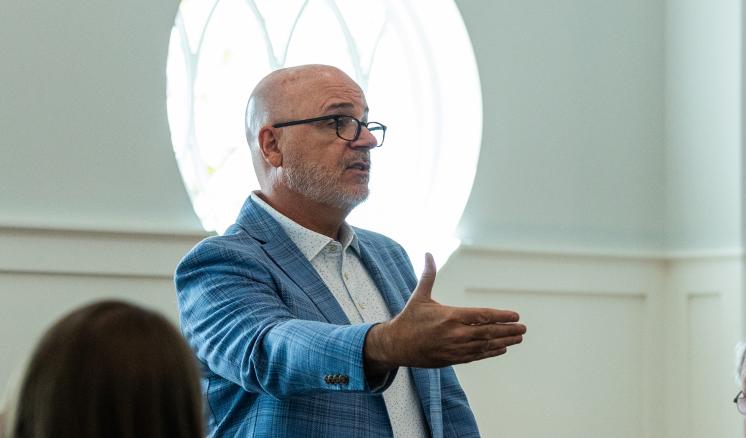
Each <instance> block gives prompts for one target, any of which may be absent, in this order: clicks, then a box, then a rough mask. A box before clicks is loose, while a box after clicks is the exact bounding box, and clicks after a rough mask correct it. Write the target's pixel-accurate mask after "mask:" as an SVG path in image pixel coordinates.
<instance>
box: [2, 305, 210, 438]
mask: <svg viewBox="0 0 746 438" xmlns="http://www.w3.org/2000/svg"><path fill="white" fill-rule="evenodd" d="M19 391H20V392H19V394H18V395H17V400H16V401H15V405H14V406H13V407H12V408H11V412H10V413H9V418H8V421H9V429H8V430H9V435H8V436H9V437H10V438H94V437H95V438H99V437H106V438H157V437H161V438H163V437H174V438H200V437H203V436H204V427H203V424H204V421H203V418H202V417H203V412H202V400H201V390H200V387H199V371H198V369H197V367H196V363H195V361H194V357H193V355H192V353H191V351H190V350H189V347H188V346H187V345H186V343H185V342H184V340H183V338H182V337H181V335H180V333H179V331H178V330H177V329H176V327H174V326H173V325H172V324H171V323H170V322H168V321H167V320H166V319H165V318H164V317H163V316H161V315H160V314H158V313H155V312H153V311H150V310H145V309H143V308H141V307H138V306H135V305H132V304H127V303H124V302H120V301H102V302H98V303H94V304H90V305H87V306H85V307H82V308H79V309H77V310H75V311H73V312H71V313H69V314H68V315H67V316H65V317H63V318H62V319H61V320H60V321H58V322H57V323H55V324H54V325H53V326H52V327H51V328H49V329H48V330H47V331H46V333H45V334H44V336H43V337H42V339H41V341H40V342H39V344H38V345H37V347H36V349H35V351H34V352H33V354H32V356H31V360H30V363H29V365H28V367H27V369H26V372H25V376H24V378H23V381H22V382H21V385H20V388H19Z"/></svg>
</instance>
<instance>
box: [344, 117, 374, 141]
mask: <svg viewBox="0 0 746 438" xmlns="http://www.w3.org/2000/svg"><path fill="white" fill-rule="evenodd" d="M362 129H363V127H362V126H361V125H360V123H359V122H358V121H357V120H356V119H354V118H352V117H340V118H339V119H337V135H339V136H340V137H341V138H342V139H344V140H348V141H355V140H357V139H358V138H359V136H360V134H361V131H362ZM368 131H370V133H371V134H373V136H374V137H375V138H376V145H377V146H380V145H381V144H383V138H384V134H385V130H384V129H383V126H382V125H381V124H380V123H376V122H369V123H368Z"/></svg>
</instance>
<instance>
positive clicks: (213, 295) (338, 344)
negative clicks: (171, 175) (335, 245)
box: [175, 199, 479, 438]
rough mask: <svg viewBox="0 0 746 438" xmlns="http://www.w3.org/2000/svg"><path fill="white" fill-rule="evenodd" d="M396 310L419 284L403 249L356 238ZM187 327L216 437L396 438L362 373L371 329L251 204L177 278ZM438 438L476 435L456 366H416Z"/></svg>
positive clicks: (367, 236) (369, 236)
mask: <svg viewBox="0 0 746 438" xmlns="http://www.w3.org/2000/svg"><path fill="white" fill-rule="evenodd" d="M355 232H356V233H357V236H358V240H359V244H360V251H361V258H362V261H363V264H364V265H365V267H366V268H367V270H368V272H369V273H370V275H371V277H372V278H373V280H374V281H375V283H376V285H377V286H378V288H379V289H380V291H381V293H382V294H383V297H384V299H385V301H386V304H387V306H388V308H389V311H390V312H391V314H392V315H395V314H397V313H398V312H400V311H401V309H402V308H403V306H404V304H405V302H406V300H407V299H408V297H409V295H410V291H412V290H414V288H415V286H416V284H417V279H416V277H415V275H414V272H413V270H412V266H411V263H410V261H409V259H408V258H407V255H406V253H405V252H404V250H403V249H402V248H401V246H399V245H398V244H397V243H396V242H394V241H393V240H391V239H389V238H387V237H385V236H382V235H380V234H376V233H372V232H370V231H365V230H361V229H356V230H355ZM175 281H176V289H177V297H178V303H179V313H180V319H181V328H182V332H183V334H184V336H185V337H186V339H187V341H188V342H189V344H190V345H191V347H192V349H193V350H194V352H195V354H196V356H197V359H198V360H199V362H200V364H201V366H202V370H203V388H204V389H205V391H206V403H207V410H208V416H209V419H208V427H209V436H210V437H253V436H256V437H294V438H297V437H355V438H357V437H370V438H378V437H391V436H392V431H391V425H390V423H389V419H388V413H387V411H386V406H385V404H384V402H383V397H382V396H381V393H382V391H383V390H385V389H386V388H387V387H388V385H389V384H390V383H391V381H392V380H393V377H394V373H391V374H392V375H391V376H390V377H389V379H388V381H387V382H385V385H383V386H382V387H379V388H370V387H369V386H368V383H367V382H366V379H365V374H364V370H363V344H364V341H365V336H366V334H367V332H368V330H369V329H370V328H371V326H372V324H356V325H351V324H350V322H349V320H348V319H347V317H346V316H345V314H344V312H343V311H342V309H341V308H340V306H339V304H338V303H337V301H336V299H335V298H334V296H333V295H332V293H331V291H329V289H328V288H327V287H326V285H325V284H324V282H323V281H322V280H321V278H320V277H319V275H318V274H317V273H316V271H315V269H314V268H313V266H312V265H311V264H310V262H309V261H308V260H307V259H306V258H305V257H304V256H303V255H302V254H301V252H300V250H298V248H297V247H296V246H295V245H294V244H293V243H292V241H291V240H290V239H289V238H288V237H287V235H286V234H285V233H284V232H283V230H282V228H281V227H280V225H279V224H278V223H277V222H276V221H275V220H274V219H272V217H270V216H269V215H268V214H267V213H266V212H265V211H264V210H263V209H262V208H261V207H259V206H258V205H256V204H255V203H254V201H252V200H251V199H249V200H247V202H246V204H244V206H243V208H242V210H241V213H240V215H239V217H238V219H237V221H236V223H235V224H234V225H232V226H231V227H230V228H229V229H228V230H227V231H226V233H225V234H224V235H223V236H217V237H211V238H208V239H205V240H203V241H202V242H200V243H199V244H197V246H195V247H194V248H193V249H192V250H191V251H190V252H189V253H188V254H187V255H186V256H185V257H184V259H183V260H182V261H181V262H180V264H179V266H178V267H177V269H176V277H175ZM410 372H411V373H412V378H413V381H414V383H415V387H416V390H417V393H418V395H419V398H420V403H421V406H422V410H423V412H424V415H425V418H426V420H427V423H428V425H429V428H430V434H431V435H432V436H433V437H434V438H440V437H478V436H479V432H478V430H477V425H476V422H475V419H474V415H473V414H472V412H471V409H470V408H469V404H468V402H467V400H466V396H465V395H464V392H463V390H462V389H461V386H460V385H459V383H458V380H457V379H456V375H455V374H454V372H453V369H452V368H450V367H447V368H440V369H419V368H412V369H410Z"/></svg>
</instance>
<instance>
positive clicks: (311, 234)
mask: <svg viewBox="0 0 746 438" xmlns="http://www.w3.org/2000/svg"><path fill="white" fill-rule="evenodd" d="M251 199H252V200H253V201H254V202H256V204H257V205H259V206H260V207H261V208H262V209H264V211H266V212H267V214H269V215H270V216H272V218H273V219H274V220H276V221H277V223H279V224H280V227H281V228H282V230H283V231H284V232H285V234H287V236H288V237H289V238H290V240H291V241H292V242H293V243H294V244H295V246H297V247H298V249H299V250H300V252H301V253H302V254H303V256H304V257H305V258H306V259H308V260H309V261H310V260H313V259H314V258H315V257H316V256H317V255H318V254H319V253H320V252H321V250H322V249H324V247H326V246H327V245H328V244H329V243H330V242H332V241H333V240H334V239H332V238H331V237H329V236H325V235H323V234H321V233H317V232H316V231H313V230H309V229H308V228H306V227H304V226H302V225H300V224H298V223H297V222H295V221H293V220H292V219H290V218H289V217H287V216H285V215H284V214H282V213H280V212H279V211H277V210H275V209H274V208H273V207H272V206H271V205H269V204H268V203H267V202H265V201H264V200H263V199H262V198H261V197H259V196H258V195H257V192H252V193H251ZM339 239H340V242H339V243H340V244H341V245H342V251H343V252H344V251H346V250H347V248H348V247H352V248H353V249H354V250H355V251H356V252H357V253H358V254H359V253H360V245H359V243H358V240H357V235H356V234H355V230H354V229H353V228H352V227H351V226H350V225H349V224H348V223H347V222H342V226H341V228H340V230H339Z"/></svg>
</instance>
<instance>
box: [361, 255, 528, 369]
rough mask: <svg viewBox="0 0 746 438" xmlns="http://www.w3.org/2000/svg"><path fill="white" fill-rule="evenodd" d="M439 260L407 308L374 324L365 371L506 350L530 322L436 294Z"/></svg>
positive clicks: (433, 364)
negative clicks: (437, 298)
mask: <svg viewBox="0 0 746 438" xmlns="http://www.w3.org/2000/svg"><path fill="white" fill-rule="evenodd" d="M435 274H436V271H435V262H434V261H433V257H432V255H430V254H426V255H425V270H424V271H423V273H422V276H421V277H420V282H419V283H418V284H417V287H416V288H415V290H414V292H413V293H412V296H411V297H410V298H409V301H408V302H407V305H406V306H405V307H404V309H403V310H402V311H401V312H400V313H399V314H398V315H397V316H396V317H394V318H393V319H391V320H390V321H387V322H384V323H381V324H378V325H376V326H374V327H373V328H372V329H371V330H370V331H369V332H368V337H367V338H366V341H365V358H366V371H367V372H369V373H371V374H382V373H384V372H387V371H389V370H391V369H394V368H397V367H400V366H407V367H418V368H439V367H443V366H448V365H454V364H459V363H466V362H472V361H475V360H481V359H486V358H489V357H494V356H499V355H501V354H505V352H506V351H507V348H508V347H509V346H511V345H515V344H518V343H520V342H521V341H522V340H523V334H524V333H526V326H524V325H523V324H518V323H517V321H518V318H519V316H518V314H517V313H516V312H513V311H510V310H497V309H490V308H469V307H452V306H444V305H441V304H439V303H438V302H436V301H435V300H433V299H432V289H433V284H434V283H435Z"/></svg>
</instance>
